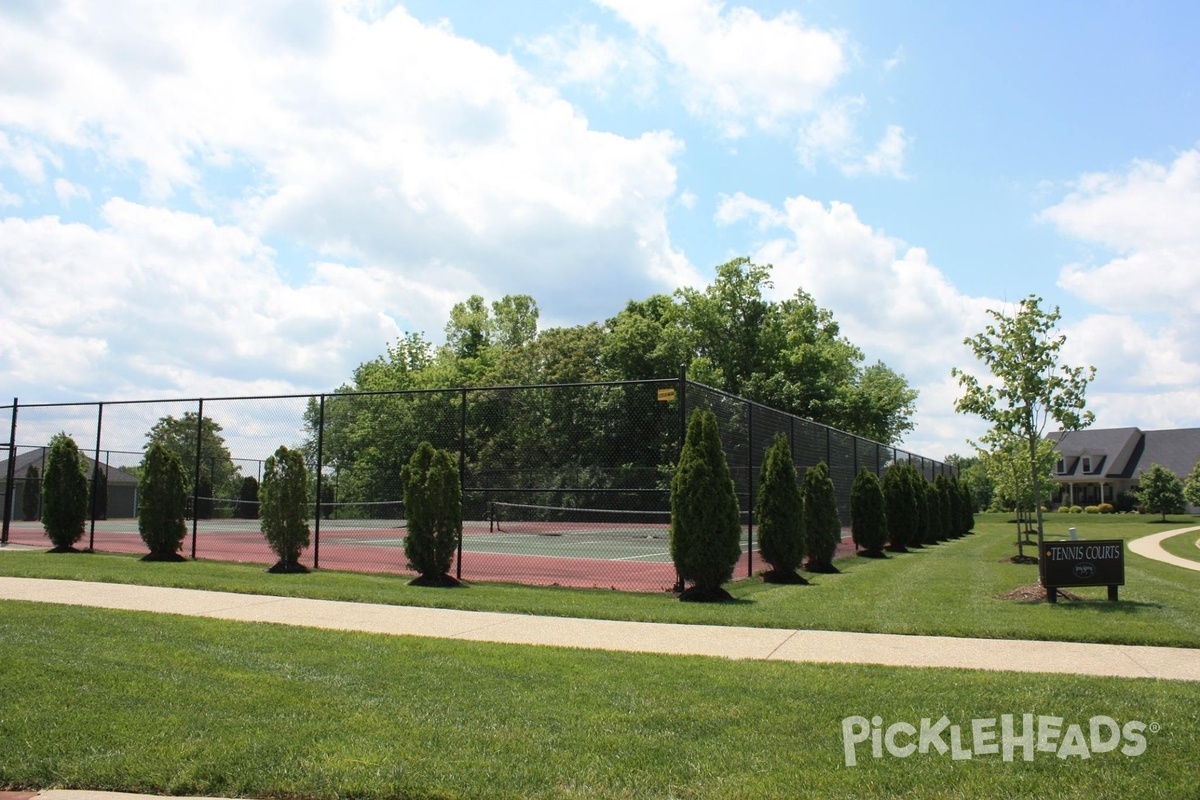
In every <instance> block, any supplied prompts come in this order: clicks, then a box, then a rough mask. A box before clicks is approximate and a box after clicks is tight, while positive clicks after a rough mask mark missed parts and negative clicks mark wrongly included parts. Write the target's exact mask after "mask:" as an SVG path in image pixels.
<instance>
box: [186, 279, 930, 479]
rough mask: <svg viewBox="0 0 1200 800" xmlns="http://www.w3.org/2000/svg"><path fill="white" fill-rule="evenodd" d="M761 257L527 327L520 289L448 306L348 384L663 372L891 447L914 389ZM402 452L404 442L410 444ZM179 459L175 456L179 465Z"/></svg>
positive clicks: (428, 385) (497, 382) (497, 381)
mask: <svg viewBox="0 0 1200 800" xmlns="http://www.w3.org/2000/svg"><path fill="white" fill-rule="evenodd" d="M771 269H772V267H771V266H770V265H758V264H754V263H753V262H751V261H750V259H748V258H738V259H734V260H733V261H730V262H728V263H727V264H722V265H721V266H719V267H717V269H716V277H715V279H714V280H713V282H712V283H711V284H710V285H709V286H708V287H706V288H704V289H703V290H701V289H693V288H681V289H678V290H676V291H675V292H674V293H673V294H672V295H664V294H658V295H652V296H650V297H648V298H646V299H644V300H630V301H629V302H628V303H627V304H626V306H625V308H624V309H622V310H620V311H619V312H618V313H617V314H616V315H614V316H613V317H610V318H609V319H607V320H605V321H604V322H603V323H599V322H593V323H588V324H584V325H576V326H573V327H561V328H549V329H545V330H539V329H538V320H539V318H540V310H539V308H538V305H537V302H536V301H535V300H534V299H533V298H532V297H530V296H528V295H506V296H505V297H503V298H501V299H500V300H497V301H494V302H492V303H490V304H489V303H488V302H487V301H486V300H485V299H484V298H483V297H481V296H479V295H472V296H471V297H470V298H468V299H467V300H465V301H463V302H461V303H457V304H455V305H454V307H453V308H452V309H451V311H450V319H449V321H448V322H447V324H446V327H445V334H446V342H445V344H444V345H441V346H440V347H438V346H434V345H433V344H432V343H431V342H429V341H428V340H427V339H425V338H424V337H423V336H422V335H421V334H419V333H407V334H405V335H404V336H402V337H401V338H400V339H399V340H397V342H396V343H395V344H393V345H391V346H389V347H388V348H387V350H386V352H385V353H384V354H382V355H380V356H379V357H377V358H375V359H373V360H371V361H368V362H365V363H363V364H360V365H359V367H358V368H357V369H356V370H355V371H354V374H353V379H352V381H351V382H350V383H349V384H347V385H346V386H345V387H343V388H344V389H346V390H357V391H391V390H405V389H434V388H450V387H458V386H502V385H513V384H540V383H566V382H589V381H606V380H607V381H621V380H639V379H648V378H671V377H674V376H675V375H676V374H677V373H678V370H679V367H680V365H684V366H685V367H686V368H687V370H688V375H689V377H691V378H692V379H693V380H696V381H698V382H700V383H707V384H709V385H711V386H714V387H716V388H718V389H722V390H724V391H727V392H731V393H733V394H738V395H741V396H744V397H746V398H748V399H750V400H755V401H757V402H760V403H763V404H764V405H768V406H771V407H772V408H777V409H780V410H782V411H787V412H789V413H793V414H796V415H797V416H800V417H804V418H806V419H812V420H814V421H815V422H820V423H822V424H825V425H829V426H831V427H834V428H837V429H839V430H845V431H848V432H850V433H855V434H858V435H860V436H863V437H865V438H868V439H873V440H875V441H879V442H882V443H884V444H895V443H897V442H898V441H899V440H900V438H901V437H902V436H903V435H904V433H906V432H907V431H910V430H912V428H913V421H912V415H913V413H914V403H915V401H916V397H917V392H916V391H915V390H914V389H912V388H911V387H909V385H908V383H907V381H906V380H905V379H904V377H903V376H902V375H900V374H898V373H896V372H895V371H894V370H892V369H891V368H890V367H888V366H887V365H886V364H884V363H883V362H878V361H877V362H875V363H873V364H869V365H865V364H864V356H863V353H862V351H861V350H860V349H859V348H858V347H856V346H855V345H854V344H853V343H851V342H850V341H849V340H848V339H847V338H846V337H845V336H843V335H842V333H841V329H840V327H839V326H838V323H837V321H836V320H835V319H834V317H833V314H832V312H830V311H829V310H828V309H824V308H821V307H820V306H818V305H817V303H816V300H815V299H814V298H813V297H812V296H811V295H810V294H808V293H807V292H805V291H804V290H803V289H800V290H797V292H796V293H795V295H794V296H792V297H791V298H788V299H786V300H783V301H774V300H770V299H768V298H767V293H768V291H769V290H771V289H772V288H773V284H772V282H771V278H770V274H771ZM410 452H411V451H410ZM185 463H186V462H185Z"/></svg>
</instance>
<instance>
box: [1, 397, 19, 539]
mask: <svg viewBox="0 0 1200 800" xmlns="http://www.w3.org/2000/svg"><path fill="white" fill-rule="evenodd" d="M16 474H17V398H15V397H14V398H13V404H12V423H11V424H10V425H9V428H8V470H7V474H6V475H5V479H4V522H3V528H2V529H0V544H8V524H9V523H10V522H12V508H13V503H15V502H16V497H17V487H16V484H15V478H16Z"/></svg>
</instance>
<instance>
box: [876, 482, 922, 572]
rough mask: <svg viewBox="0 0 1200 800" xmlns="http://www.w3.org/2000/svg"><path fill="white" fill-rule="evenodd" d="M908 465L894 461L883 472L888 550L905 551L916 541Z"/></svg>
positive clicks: (915, 517)
mask: <svg viewBox="0 0 1200 800" xmlns="http://www.w3.org/2000/svg"><path fill="white" fill-rule="evenodd" d="M907 467H908V465H907V464H901V463H895V464H892V465H891V466H889V467H888V468H887V471H886V472H885V473H883V497H884V500H885V502H886V506H885V510H886V515H887V527H888V548H887V549H888V550H890V551H892V552H893V553H904V552H907V550H908V546H909V545H910V544H912V543H918V544H919V540H918V537H917V502H916V499H915V498H914V497H913V494H912V491H911V490H910V488H909V487H910V484H909V480H908V470H907Z"/></svg>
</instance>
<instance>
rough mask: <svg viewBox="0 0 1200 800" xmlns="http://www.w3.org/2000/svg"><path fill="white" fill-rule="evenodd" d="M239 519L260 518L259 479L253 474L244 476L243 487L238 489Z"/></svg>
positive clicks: (237, 514)
mask: <svg viewBox="0 0 1200 800" xmlns="http://www.w3.org/2000/svg"><path fill="white" fill-rule="evenodd" d="M234 516H236V517H237V518H238V519H258V479H257V478H255V477H254V476H253V475H247V476H246V477H245V478H242V487H241V489H239V490H238V504H237V513H236V514H235V515H234Z"/></svg>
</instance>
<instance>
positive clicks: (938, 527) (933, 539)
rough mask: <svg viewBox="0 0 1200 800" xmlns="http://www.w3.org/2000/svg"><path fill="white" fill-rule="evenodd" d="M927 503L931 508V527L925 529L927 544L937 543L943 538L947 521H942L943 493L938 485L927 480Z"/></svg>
mask: <svg viewBox="0 0 1200 800" xmlns="http://www.w3.org/2000/svg"><path fill="white" fill-rule="evenodd" d="M925 503H926V507H927V508H928V509H929V527H927V528H926V529H925V544H937V543H938V542H939V541H941V540H942V531H943V528H944V525H945V523H944V522H943V521H942V493H941V492H939V491H938V490H937V486H935V485H934V484H933V483H930V482H928V481H926V482H925Z"/></svg>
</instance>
